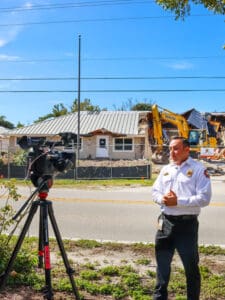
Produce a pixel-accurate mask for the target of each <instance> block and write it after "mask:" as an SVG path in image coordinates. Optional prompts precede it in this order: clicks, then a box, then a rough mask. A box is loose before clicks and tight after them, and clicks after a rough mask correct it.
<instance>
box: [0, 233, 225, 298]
mask: <svg viewBox="0 0 225 300" xmlns="http://www.w3.org/2000/svg"><path fill="white" fill-rule="evenodd" d="M13 243H15V239H14V241H13ZM37 244H38V239H37V238H25V240H24V242H23V247H22V249H21V253H20V254H19V255H18V257H17V258H18V261H17V263H16V264H15V267H14V273H13V274H14V275H13V276H10V280H9V283H8V284H10V285H11V286H19V285H21V284H25V285H29V286H31V287H32V288H33V289H34V290H37V291H40V290H41V289H42V287H43V286H44V284H45V276H44V274H43V270H40V269H37V254H35V253H36V252H37ZM64 245H65V247H66V251H67V255H68V257H69V261H70V265H71V267H72V268H73V269H74V270H75V274H74V279H75V282H76V285H77V288H78V290H79V293H80V295H81V299H85V298H86V297H87V298H90V297H92V298H91V299H103V298H102V297H107V299H112V300H123V299H124V300H125V299H133V300H149V299H152V293H153V289H154V285H155V280H156V273H155V271H156V265H155V259H154V245H153V244H142V243H136V244H123V243H109V242H108V243H100V242H97V241H94V240H78V241H71V240H64ZM11 247H12V245H11ZM57 247H58V246H57V243H56V241H55V239H51V240H50V248H51V251H52V252H54V253H56V252H58V248H57ZM11 249H12V248H11ZM199 252H200V271H201V277H202V292H201V300H208V299H210V300H216V299H217V300H218V299H220V300H221V299H225V251H224V249H222V248H220V247H217V246H215V247H213V246H209V247H203V246H201V247H200V248H199ZM121 253H123V254H124V257H125V258H126V259H123V260H122V259H121V260H119V259H117V258H118V257H120V255H121ZM52 254H53V253H52ZM71 254H73V255H72V256H71ZM92 256H93V259H92ZM78 257H79V259H78ZM96 257H98V258H97V259H96ZM106 257H107V259H106ZM29 258H30V259H29ZM81 259H82V261H81ZM24 266H26V270H25V269H24ZM1 271H2V270H1ZM52 283H53V289H54V291H55V292H57V291H61V292H64V293H65V295H66V296H65V298H62V299H72V298H70V297H71V283H70V281H69V279H68V276H67V274H66V271H65V267H64V264H63V262H62V258H61V256H60V255H56V256H55V258H54V260H53V262H52ZM0 295H1V294H0ZM88 295H89V296H88ZM169 295H170V299H171V300H172V299H173V300H184V299H186V283H185V276H184V270H183V268H182V267H181V266H180V265H179V264H176V263H175V262H173V264H172V273H171V280H170V284H169ZM60 299H61V298H60ZM104 299H106V298H104Z"/></svg>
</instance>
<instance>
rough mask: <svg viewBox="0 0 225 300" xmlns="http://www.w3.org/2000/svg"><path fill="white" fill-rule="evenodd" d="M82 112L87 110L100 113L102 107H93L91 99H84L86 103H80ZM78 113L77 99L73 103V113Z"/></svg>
mask: <svg viewBox="0 0 225 300" xmlns="http://www.w3.org/2000/svg"><path fill="white" fill-rule="evenodd" d="M80 110H81V111H83V110H87V111H100V110H101V109H100V107H99V106H98V105H93V104H91V100H90V99H84V101H81V102H80ZM76 111H78V100H77V99H75V100H74V101H73V104H72V106H71V112H76Z"/></svg>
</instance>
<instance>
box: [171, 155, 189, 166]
mask: <svg viewBox="0 0 225 300" xmlns="http://www.w3.org/2000/svg"><path fill="white" fill-rule="evenodd" d="M191 164H192V158H191V157H190V156H189V157H188V158H187V159H186V160H185V161H184V162H182V164H181V165H176V164H175V163H174V162H171V166H173V167H176V168H177V167H178V168H182V167H183V166H185V165H189V166H190V165H191Z"/></svg>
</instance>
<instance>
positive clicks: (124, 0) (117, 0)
mask: <svg viewBox="0 0 225 300" xmlns="http://www.w3.org/2000/svg"><path fill="white" fill-rule="evenodd" d="M153 2H154V1H149V0H142V1H141V0H140V1H136V0H135V1H134V0H109V1H92V2H83V3H80V2H72V3H71V2H70V3H63V4H42V5H32V6H30V7H18V6H17V7H5V8H4V7H3V8H0V13H8V12H24V11H26V12H30V11H36V10H50V9H67V8H80V7H93V6H108V5H110V6H112V5H127V4H128V5H130V4H149V3H153Z"/></svg>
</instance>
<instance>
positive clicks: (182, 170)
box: [152, 137, 211, 300]
mask: <svg viewBox="0 0 225 300" xmlns="http://www.w3.org/2000/svg"><path fill="white" fill-rule="evenodd" d="M169 149H170V159H171V163H170V164H169V165H167V166H165V167H163V168H162V170H161V172H160V174H159V176H158V178H157V179H156V181H155V183H154V185H153V189H152V196H153V200H154V201H155V202H156V203H157V204H159V205H160V207H161V215H160V217H159V219H158V231H157V233H156V242H155V254H156V261H157V283H156V287H155V291H154V297H153V299H154V300H158V299H160V300H167V299H168V291H167V286H168V283H169V278H170V272H171V261H172V258H173V255H174V252H175V250H177V252H178V254H179V256H180V258H181V260H182V263H183V266H184V270H185V275H186V282H187V299H188V300H199V299H200V298H199V297H200V284H201V278H200V271H199V265H198V263H199V254H198V215H199V213H200V209H201V207H204V206H207V205H208V204H209V202H210V199H211V182H210V178H209V176H208V173H207V170H206V169H205V167H204V166H203V165H202V164H201V163H200V162H197V161H195V160H193V159H192V158H191V157H189V153H190V146H189V142H188V140H186V139H184V138H182V137H173V138H172V139H171V141H170V145H169Z"/></svg>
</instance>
